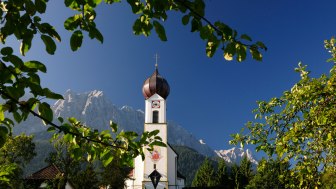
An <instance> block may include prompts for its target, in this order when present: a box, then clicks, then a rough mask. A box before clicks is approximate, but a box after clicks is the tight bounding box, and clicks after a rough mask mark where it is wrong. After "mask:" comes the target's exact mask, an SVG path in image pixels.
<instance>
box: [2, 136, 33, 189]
mask: <svg viewBox="0 0 336 189" xmlns="http://www.w3.org/2000/svg"><path fill="white" fill-rule="evenodd" d="M35 155H36V153H35V144H34V142H33V137H32V136H26V135H23V134H21V135H18V136H15V137H9V138H8V139H7V141H6V143H5V144H4V146H2V148H0V188H20V187H21V186H22V184H23V182H22V181H23V180H22V179H23V169H24V167H25V165H26V164H27V163H29V162H30V160H32V159H33V157H34V156H35Z"/></svg>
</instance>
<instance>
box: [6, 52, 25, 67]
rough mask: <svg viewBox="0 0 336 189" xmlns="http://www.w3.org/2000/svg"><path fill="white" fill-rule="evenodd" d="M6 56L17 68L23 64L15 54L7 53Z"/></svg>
mask: <svg viewBox="0 0 336 189" xmlns="http://www.w3.org/2000/svg"><path fill="white" fill-rule="evenodd" d="M7 58H8V60H9V61H10V62H11V63H13V65H14V66H15V67H17V68H21V66H22V65H23V61H22V60H21V58H19V57H18V56H16V55H8V56H7Z"/></svg>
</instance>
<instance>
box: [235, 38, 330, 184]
mask: <svg viewBox="0 0 336 189" xmlns="http://www.w3.org/2000/svg"><path fill="white" fill-rule="evenodd" d="M325 47H326V48H327V49H328V51H329V52H331V55H332V56H331V59H329V61H333V62H334V63H335V62H336V47H335V39H334V38H332V39H331V40H330V41H325ZM295 70H296V71H297V72H299V73H300V76H301V80H300V81H299V82H297V83H296V84H295V85H294V86H293V87H292V88H291V90H289V91H285V92H284V93H283V95H282V96H281V97H279V98H272V99H271V100H270V101H268V102H266V101H260V102H258V105H259V107H258V109H256V110H255V111H254V112H255V113H256V115H255V118H256V120H255V121H254V122H248V123H247V129H248V130H249V134H244V133H240V134H235V135H233V137H234V139H233V141H231V142H232V143H242V144H255V145H257V146H256V149H257V150H262V151H264V152H266V154H267V155H269V156H270V157H272V156H276V157H279V158H280V160H281V161H282V162H283V163H286V162H289V161H291V162H293V165H292V171H291V175H290V177H291V178H293V179H294V180H297V181H298V182H299V183H290V184H289V185H288V186H286V187H291V188H315V187H319V186H320V184H321V182H320V178H321V176H320V174H321V172H324V169H325V167H330V168H335V166H336V165H335V164H336V156H335V154H336V148H335V147H336V142H335V141H336V140H335V139H336V130H335V126H336V116H335V115H336V95H335V94H336V67H335V65H334V66H333V67H332V69H331V70H330V73H329V74H323V75H322V76H321V77H318V78H312V77H310V75H309V71H307V70H306V66H303V65H302V64H301V63H300V64H299V67H298V68H296V69H295Z"/></svg>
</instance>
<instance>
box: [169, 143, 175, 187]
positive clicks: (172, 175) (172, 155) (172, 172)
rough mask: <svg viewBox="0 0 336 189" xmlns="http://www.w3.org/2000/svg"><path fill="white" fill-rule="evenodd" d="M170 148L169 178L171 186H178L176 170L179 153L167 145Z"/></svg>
mask: <svg viewBox="0 0 336 189" xmlns="http://www.w3.org/2000/svg"><path fill="white" fill-rule="evenodd" d="M167 150H168V180H169V185H170V186H169V188H171V189H173V188H174V189H175V188H176V176H177V175H176V170H177V162H176V159H177V155H176V154H175V152H174V151H173V150H172V149H171V147H170V146H169V145H168V146H167Z"/></svg>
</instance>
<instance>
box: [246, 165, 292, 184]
mask: <svg viewBox="0 0 336 189" xmlns="http://www.w3.org/2000/svg"><path fill="white" fill-rule="evenodd" d="M289 166H290V165H289V163H282V162H281V161H279V160H273V159H270V160H266V159H262V160H261V161H260V162H259V165H258V169H257V173H256V174H255V175H254V176H253V178H252V179H251V180H250V182H249V184H248V185H247V186H246V188H247V189H268V188H273V189H282V188H286V180H288V179H290V178H289Z"/></svg>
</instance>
